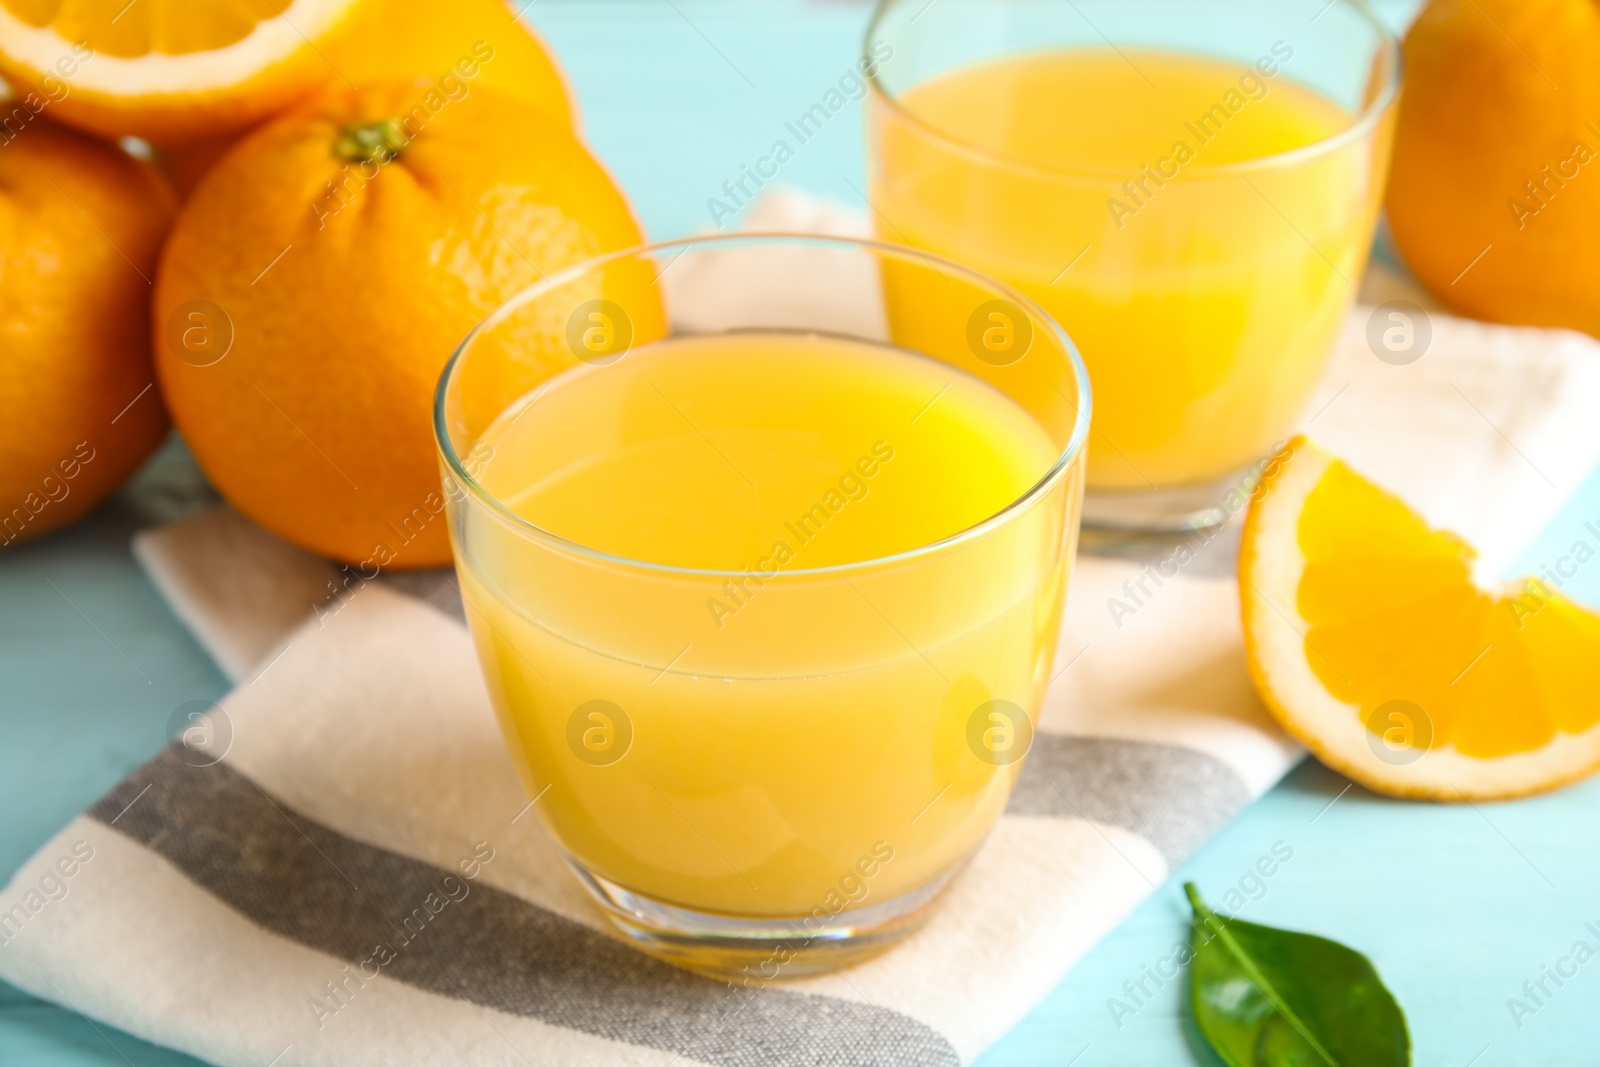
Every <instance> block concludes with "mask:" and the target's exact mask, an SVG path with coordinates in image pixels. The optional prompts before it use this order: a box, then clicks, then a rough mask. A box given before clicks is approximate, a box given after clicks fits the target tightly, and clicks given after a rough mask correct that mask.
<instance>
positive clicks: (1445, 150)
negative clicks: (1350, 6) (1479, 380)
mask: <svg viewBox="0 0 1600 1067" xmlns="http://www.w3.org/2000/svg"><path fill="white" fill-rule="evenodd" d="M1405 59H1406V66H1407V71H1406V86H1405V92H1404V95H1403V97H1402V99H1401V102H1400V114H1399V119H1398V126H1397V128H1396V135H1395V148H1394V162H1393V166H1392V168H1391V171H1390V177H1389V191H1388V209H1389V221H1390V225H1391V228H1392V229H1393V232H1394V236H1395V240H1396V242H1397V243H1398V245H1399V247H1400V251H1401V253H1402V254H1403V255H1404V257H1405V259H1406V261H1407V263H1408V264H1409V265H1410V266H1411V268H1412V269H1413V270H1414V271H1416V273H1417V276H1418V277H1419V278H1421V279H1422V281H1423V282H1424V283H1425V284H1426V285H1427V286H1428V288H1429V289H1431V290H1432V291H1433V292H1434V293H1435V294H1436V295H1438V296H1439V297H1441V298H1442V299H1444V300H1445V301H1446V302H1447V303H1449V304H1452V305H1454V306H1455V307H1457V308H1459V309H1461V310H1462V311H1465V312H1467V313H1468V314H1471V315H1474V316H1477V317H1480V318H1486V319H1494V320H1497V321H1502V322H1513V323H1528V324H1533V325H1540V326H1569V327H1573V328H1576V329H1580V330H1586V331H1588V332H1589V333H1592V334H1597V335H1600V285H1597V284H1596V279H1597V278H1600V3H1597V2H1596V0H1432V2H1431V3H1430V4H1428V6H1427V8H1426V9H1425V10H1424V11H1423V12H1422V15H1421V16H1420V17H1419V18H1418V19H1417V21H1416V23H1415V25H1413V26H1412V28H1411V30H1410V32H1409V33H1408V34H1407V36H1406V42H1405Z"/></svg>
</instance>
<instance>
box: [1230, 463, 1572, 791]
mask: <svg viewBox="0 0 1600 1067" xmlns="http://www.w3.org/2000/svg"><path fill="white" fill-rule="evenodd" d="M1474 557H1475V553H1474V551H1473V549H1472V546H1470V545H1468V544H1467V543H1466V542H1465V541H1462V540H1461V539H1460V538H1458V537H1456V536H1455V535H1454V534H1451V533H1448V532H1445V531H1442V530H1436V529H1434V528H1432V527H1430V526H1429V525H1428V524H1427V523H1426V522H1425V521H1424V520H1423V519H1422V518H1421V517H1420V516H1419V515H1418V514H1417V513H1416V512H1414V511H1412V510H1411V508H1409V507H1407V506H1406V504H1405V502H1404V501H1402V500H1400V499H1399V498H1398V497H1396V496H1394V495H1393V494H1391V493H1388V492H1385V491H1384V490H1383V489H1380V488H1379V487H1378V486H1376V485H1374V484H1373V483H1372V482H1370V481H1368V480H1367V479H1365V478H1363V477H1362V476H1361V475H1359V474H1357V473H1356V472H1355V471H1353V470H1351V469H1350V468H1349V467H1348V466H1346V465H1345V464H1344V463H1343V462H1342V461H1340V460H1339V459H1337V458H1335V457H1334V456H1332V455H1330V454H1329V453H1327V452H1326V451H1324V450H1322V449H1321V448H1318V447H1317V446H1316V445H1314V444H1311V443H1310V442H1308V441H1306V440H1305V439H1304V438H1297V439H1296V440H1295V441H1293V442H1291V443H1290V446H1289V450H1288V455H1287V458H1286V459H1284V460H1282V461H1281V462H1279V463H1278V464H1276V465H1275V467H1274V468H1273V469H1272V470H1270V472H1269V473H1268V475H1267V476H1266V477H1265V478H1264V479H1263V482H1262V487H1261V492H1260V494H1259V495H1258V497H1257V499H1256V500H1255V502H1254V503H1253V504H1252V506H1251V508H1250V513H1249V516H1248V518H1247V519H1246V522H1245V527H1244V540H1243V544H1242V546H1241V548H1240V558H1239V594H1240V600H1241V602H1242V604H1243V609H1244V633H1245V649H1246V653H1247V655H1248V657H1249V661H1250V671H1251V675H1252V677H1253V678H1254V679H1255V684H1256V688H1257V689H1258V690H1259V691H1260V693H1261V696H1262V699H1263V700H1264V701H1265V702H1266V704H1267V706H1268V708H1269V709H1271V711H1272V713H1273V715H1274V716H1275V717H1276V718H1277V719H1278V721H1279V722H1280V723H1282V725H1283V726H1284V728H1285V729H1286V730H1288V731H1289V732H1290V733H1291V734H1293V735H1294V736H1295V737H1297V738H1299V739H1300V740H1301V741H1302V742H1303V743H1304V744H1305V745H1306V746H1307V747H1308V748H1310V749H1311V750H1312V751H1313V752H1315V753H1316V754H1317V756H1318V757H1319V758H1320V759H1321V760H1322V761H1323V762H1324V763H1326V764H1328V765H1329V766H1331V767H1333V768H1335V769H1336V770H1339V771H1341V772H1342V773H1344V774H1346V775H1348V776H1349V777H1350V778H1353V779H1355V780H1356V781H1358V782H1360V783H1361V784H1363V785H1365V786H1368V787H1369V788H1372V789H1375V790H1377V791H1379V792H1382V793H1389V794H1392V795H1396V796H1414V797H1427V798H1432V799H1435V800H1458V801H1459V800H1480V799H1495V798H1505V797H1516V796H1524V795H1526V794H1529V793H1536V792H1540V791H1543V790H1546V789H1553V788H1555V787H1556V786H1559V785H1562V784H1564V783H1566V782H1570V781H1572V780H1573V779H1575V778H1579V777H1581V776H1583V775H1586V774H1589V773H1590V772H1592V771H1594V770H1595V769H1596V768H1597V767H1600V617H1597V616H1596V615H1594V614H1593V613H1592V612H1589V611H1586V610H1584V609H1583V608H1581V607H1579V606H1578V605H1576V604H1574V603H1573V602H1572V601H1571V600H1568V599H1567V598H1565V597H1563V596H1562V595H1561V594H1560V593H1559V592H1558V591H1556V590H1555V589H1553V588H1552V587H1551V586H1550V584H1549V583H1548V582H1545V581H1543V580H1540V579H1527V580H1524V581H1521V582H1516V583H1510V584H1507V585H1506V586H1505V587H1503V588H1499V589H1484V588H1481V587H1480V586H1479V585H1478V584H1476V583H1475V582H1474V580H1473V574H1472V563H1473V559H1474Z"/></svg>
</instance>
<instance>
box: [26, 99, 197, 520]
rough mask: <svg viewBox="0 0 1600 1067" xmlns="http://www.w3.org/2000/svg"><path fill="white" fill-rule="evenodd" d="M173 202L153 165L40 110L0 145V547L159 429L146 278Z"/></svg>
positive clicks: (92, 496) (102, 492)
mask: <svg viewBox="0 0 1600 1067" xmlns="http://www.w3.org/2000/svg"><path fill="white" fill-rule="evenodd" d="M174 210H175V207H174V199H173V195H172V191H171V190H170V189H169V188H168V187H167V183H166V181H165V180H164V179H163V178H162V177H161V176H160V175H159V174H158V173H156V171H155V170H154V169H153V168H151V167H150V166H148V165H146V164H144V163H141V162H139V161H138V160H136V159H133V158H132V157H130V156H128V155H127V154H126V153H125V152H122V151H121V150H119V149H117V148H114V147H112V146H110V145H106V144H102V143H100V142H98V141H94V140H91V139H89V138H88V137H85V136H83V135H82V134H79V133H75V132H73V131H71V130H67V129H63V128H61V127H59V126H55V125H53V124H52V123H51V122H50V121H49V120H48V119H45V118H42V117H34V118H32V119H31V120H30V121H29V122H28V123H27V124H26V125H24V126H22V127H21V128H20V129H11V130H8V131H7V136H6V139H5V140H4V143H0V411H4V412H5V418H4V420H3V421H0V544H9V543H11V542H13V541H17V540H20V539H22V538H25V537H32V536H34V535H36V534H40V533H43V532H44V531H46V530H50V529H53V528H55V527H57V526H61V525H63V524H65V523H67V522H70V521H71V520H73V519H76V518H77V517H79V516H80V515H82V514H84V513H85V512H87V511H88V510H89V509H90V508H92V507H94V505H95V504H97V503H99V502H100V501H101V500H102V499H104V497H105V496H106V494H108V493H110V492H111V491H112V490H113V489H115V488H116V487H117V486H118V485H119V484H121V482H122V480H123V479H124V478H126V477H127V476H128V474H129V473H130V472H132V471H133V469H134V468H135V467H137V466H138V465H139V464H140V462H141V461H143V460H144V458H145V457H146V456H148V455H149V454H150V452H151V450H152V449H154V448H155V446H156V445H157V444H159V443H160V441H161V439H162V437H163V435H164V434H165V433H166V429H167V416H166V412H165V411H164V410H163V409H162V406H161V395H160V393H159V391H158V390H157V389H156V388H155V384H154V383H155V374H154V371H153V369H152V368H151V365H150V341H149V338H150V279H151V278H153V277H154V276H155V271H156V260H157V257H158V256H159V254H160V250H161V241H162V238H163V237H164V236H165V235H166V232H167V227H168V226H169V224H170V223H171V221H172V216H173V212H174Z"/></svg>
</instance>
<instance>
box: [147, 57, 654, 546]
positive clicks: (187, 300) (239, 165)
mask: <svg viewBox="0 0 1600 1067" xmlns="http://www.w3.org/2000/svg"><path fill="white" fill-rule="evenodd" d="M460 88H461V91H460V92H459V93H458V94H456V95H455V96H454V98H452V96H450V95H447V94H446V90H444V89H441V88H440V87H439V86H438V85H437V84H434V83H428V84H423V85H417V84H409V83H407V84H400V83H391V84H387V85H381V84H380V85H377V86H374V87H372V88H369V89H366V90H362V91H359V92H356V91H344V92H334V93H331V94H329V95H327V96H325V97H322V98H320V99H318V100H316V101H314V102H312V103H310V104H308V105H306V106H304V107H302V108H300V109H297V110H296V111H294V112H292V113H290V114H288V115H285V116H283V117H281V118H279V119H276V120H274V121H273V122H271V123H269V124H268V125H266V126H265V127H263V128H262V129H260V130H258V131H257V132H256V133H254V134H252V135H251V136H250V137H249V138H247V139H246V140H245V141H244V142H243V143H242V144H240V145H239V146H238V147H237V148H235V149H234V150H233V151H232V152H230V153H229V154H228V155H227V156H225V157H224V158H223V160H222V161H221V162H220V163H219V164H218V165H217V166H216V168H215V169H213V170H212V171H211V173H209V174H208V175H207V176H206V177H205V178H204V179H203V180H202V181H201V183H200V186H199V188H197V189H196V190H195V192H194V194H193V195H192V196H191V197H190V199H189V201H188V202H187V203H186V204H185V206H184V208H183V210H182V212H181V213H180V215H179V219H178V222H177V224H176V226H175V227H174V229H173V233H172V236H171V239H170V240H169V242H168V244H167V249H166V253H165V255H164V256H163V257H162V261H161V268H160V273H159V276H158V279H157V283H156V296H155V323H154V329H155V332H156V336H157V338H158V339H165V340H164V341H161V340H158V345H159V347H158V353H157V369H158V371H159V374H160V378H161V384H162V388H163V389H164V390H165V393H166V397H167V403H168V406H169V408H170V409H171V411H172V414H173V420H174V421H175V422H176V423H177V424H178V426H179V428H180V429H182V431H183V433H184V436H185V437H186V438H187V439H188V442H189V445H190V447H191V448H192V449H193V451H194V453H195V456H196V458H197V459H198V460H199V462H200V465H201V467H202V468H203V469H204V470H205V472H206V473H207V475H209V476H210V478H211V480H212V481H213V483H214V484H215V485H216V486H217V488H218V489H219V490H220V491H221V492H222V494H223V495H224V496H226V497H227V498H228V499H229V500H230V501H231V502H232V503H233V504H234V505H235V506H236V507H238V508H239V510H241V511H242V512H244V513H245V514H246V515H248V516H250V517H251V518H253V519H255V520H256V521H257V522H259V523H261V524H262V525H263V526H265V527H267V528H268V529H270V530H272V531H274V532H276V533H278V534H280V535H281V536H283V537H286V538H288V539H289V540H291V541H294V542H296V543H298V544H300V545H303V546H305V547H307V548H310V549H312V550H314V551H317V552H320V553H323V554H325V555H328V556H331V557H333V558H335V559H338V560H342V561H344V562H346V563H351V564H357V565H361V566H363V567H388V566H401V567H414V566H429V565H437V564H442V563H444V562H446V561H447V560H448V559H449V557H450V550H449V544H448V539H447V536H446V530H445V520H444V518H443V516H442V514H441V512H442V500H441V498H440V485H439V471H438V466H437V460H436V458H435V451H434V444H433V438H432V423H431V407H432V398H433V391H434V386H435V384H436V381H437V379H438V376H439V372H440V370H441V369H442V367H443V366H444V363H445V361H446V359H447V358H448V357H449V355H450V353H451V351H452V350H453V348H454V347H455V345H456V344H457V343H458V342H460V341H461V339H462V338H463V336H465V334H466V333H467V331H468V330H469V329H470V328H471V327H472V326H473V325H474V324H475V323H476V322H477V321H478V320H479V319H480V318H481V317H482V316H484V315H485V314H486V313H487V312H489V311H490V310H492V309H493V308H494V307H496V306H498V305H499V304H500V303H502V302H503V301H504V300H505V299H507V298H508V297H509V296H511V295H512V294H513V293H515V292H517V291H518V290H520V289H522V288H524V287H526V286H528V285H530V284H532V283H533V282H536V281H538V280H539V279H541V278H543V277H545V276H546V275H548V274H549V273H550V272H552V271H554V270H556V269H558V268H560V267H563V266H567V265H570V264H572V263H575V262H577V261H579V260H582V259H585V258H588V257H590V256H592V255H594V254H596V253H599V252H602V251H605V250H610V249H615V248H621V247H625V246H628V245H632V244H636V243H638V242H639V240H640V234H639V228H638V226H637V225H636V224H635V222H634V220H633V217H632V214H631V213H630V211H629V208H628V204H627V202H626V201H625V200H624V198H623V196H622V194H621V192H620V191H619V190H618V189H617V188H616V186H615V185H614V184H612V182H611V180H610V178H609V177H608V176H607V175H606V173H605V171H604V170H603V169H602V168H601V167H600V165H599V164H598V163H597V162H596V161H595V160H594V159H593V158H592V157H591V156H590V155H589V153H588V152H587V151H586V150H585V149H584V148H583V146H582V145H581V144H580V143H579V142H578V141H577V140H576V138H575V137H574V135H573V134H572V132H571V130H570V129H569V128H568V127H567V125H566V124H565V123H563V122H560V121H558V120H556V119H553V118H551V117H550V116H549V115H548V114H547V113H545V112H543V111H540V110H537V109H534V108H531V107H528V106H527V105H525V104H520V103H517V102H515V101H513V100H510V99H508V98H506V97H503V96H500V95H498V94H495V93H492V92H490V91H488V90H482V89H472V88H469V87H460ZM564 327H565V324H562V323H553V324H552V325H551V333H550V335H549V336H548V337H545V338H542V339H541V338H534V339H531V340H530V342H529V343H530V346H531V349H537V348H539V347H540V345H541V344H543V345H544V350H543V351H533V350H531V349H530V352H529V359H530V360H531V361H533V362H534V363H537V364H538V365H539V367H540V368H541V369H540V370H539V372H538V373H539V374H541V375H545V376H548V374H549V373H554V372H555V371H556V370H559V369H560V367H561V366H563V365H571V364H574V363H576V362H577V358H576V356H575V355H574V354H572V353H570V352H564V351H563V350H562V344H561V338H563V337H564V333H563V332H562V331H563V330H564ZM541 361H542V362H541ZM531 365H532V364H530V366H531Z"/></svg>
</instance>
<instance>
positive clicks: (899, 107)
mask: <svg viewBox="0 0 1600 1067" xmlns="http://www.w3.org/2000/svg"><path fill="white" fill-rule="evenodd" d="M912 2H914V0H877V5H876V7H875V8H874V9H873V12H872V18H871V19H869V20H868V22H867V32H866V37H865V38H864V39H863V41H862V45H861V56H862V58H863V60H866V59H871V58H873V57H872V42H873V41H874V40H876V39H878V32H877V31H878V30H879V28H880V27H881V26H882V24H883V20H884V19H885V18H887V17H888V15H889V11H890V9H891V8H895V7H898V6H900V5H902V4H908V3H912ZM1346 2H1347V3H1349V5H1350V6H1351V7H1353V8H1355V10H1356V12H1357V13H1358V14H1360V15H1361V17H1362V18H1364V19H1365V20H1366V21H1367V23H1368V24H1369V25H1370V26H1371V27H1372V28H1373V30H1374V31H1375V32H1376V33H1377V42H1376V44H1377V51H1378V53H1379V54H1381V55H1384V56H1386V57H1387V58H1388V60H1389V64H1388V65H1389V76H1388V78H1387V79H1385V81H1384V85H1383V88H1382V90H1381V91H1380V92H1378V93H1377V94H1376V95H1375V96H1374V97H1373V98H1372V100H1371V101H1370V102H1368V103H1367V104H1366V105H1365V106H1364V107H1363V108H1362V109H1361V110H1360V111H1359V112H1357V113H1356V119H1355V121H1354V122H1352V123H1351V124H1350V125H1348V126H1346V127H1344V128H1343V129H1340V130H1338V131H1336V132H1334V133H1332V134H1329V135H1328V136H1327V137H1324V138H1322V139H1321V140H1317V141H1313V142H1311V143H1310V144H1306V145H1301V146H1300V147H1298V148H1290V149H1287V150H1285V151H1282V152H1273V153H1270V154H1268V155H1263V156H1255V157H1253V158H1251V159H1241V160H1236V161H1234V162H1232V163H1199V164H1194V165H1191V166H1189V167H1187V168H1185V173H1187V174H1189V175H1190V176H1191V177H1194V178H1202V177H1206V178H1209V177H1221V178H1226V177H1231V176H1234V175H1237V174H1240V173H1245V174H1248V173H1252V172H1256V171H1263V170H1273V169H1276V168H1279V167H1285V166H1294V165H1296V164H1298V163H1301V162H1303V161H1305V160H1307V159H1311V158H1315V157H1316V156H1320V155H1323V154H1325V153H1329V152H1332V151H1335V150H1336V149H1338V148H1341V147H1343V146H1344V145H1346V144H1349V143H1351V142H1354V141H1360V140H1362V139H1363V138H1365V137H1366V136H1367V135H1368V134H1370V133H1371V132H1372V130H1373V128H1374V127H1376V126H1377V124H1378V121H1379V119H1380V118H1382V116H1383V115H1384V113H1385V112H1387V111H1388V110H1389V109H1390V108H1391V107H1392V106H1393V105H1394V103H1395V101H1396V100H1397V99H1398V98H1399V95H1400V84H1401V76H1402V73H1403V71H1402V67H1403V66H1404V62H1405V58H1404V53H1403V52H1402V50H1401V47H1400V40H1399V38H1398V37H1396V36H1395V35H1394V33H1393V32H1392V31H1391V30H1390V29H1389V27H1388V26H1387V25H1385V24H1384V22H1383V20H1382V19H1381V18H1379V17H1378V14H1377V13H1376V12H1375V11H1373V9H1372V6H1371V5H1370V4H1369V3H1368V2H1367V0H1346ZM1330 6H1331V5H1330ZM1112 47H1115V46H1114V45H1113V46H1112ZM1010 54H1021V52H1015V53H1010ZM869 69H870V70H871V71H872V73H870V74H867V75H866V82H867V92H868V95H869V96H873V97H875V98H876V99H879V100H881V101H882V102H883V103H884V104H886V105H887V106H888V107H889V108H890V109H891V110H893V111H894V113H895V114H897V115H899V116H900V117H901V118H902V119H904V120H905V121H906V122H909V123H910V124H911V125H913V126H915V127H917V128H918V129H919V130H921V131H923V132H924V133H925V134H927V135H928V136H930V137H932V138H933V139H934V140H936V141H939V142H941V143H943V144H945V145H946V146H948V147H949V148H952V149H954V150H956V151H957V152H959V153H961V154H962V155H966V156H971V157H973V158H976V159H978V160H980V161H983V162H986V163H990V164H1000V165H1003V166H1005V167H1007V168H1009V169H1011V170H1015V171H1022V172H1026V173H1031V174H1036V175H1041V176H1045V177H1050V178H1056V179H1068V178H1102V179H1103V178H1121V177H1126V176H1127V175H1129V174H1136V173H1138V170H1137V168H1131V167H1120V168H1119V167H1099V166H1090V165H1086V164H1085V165H1077V166H1062V165H1055V164H1049V163H1043V162H1040V161H1038V160H1034V159H1029V158H1027V157H1026V156H1017V155H1011V154H1009V153H1005V152H996V151H993V150H992V149H988V148H984V147H983V146H981V145H976V144H973V143H971V142H970V141H966V140H963V139H962V138H960V137H957V136H956V135H955V134H953V133H950V132H948V131H946V130H945V129H943V128H942V127H940V126H938V125H936V124H935V123H932V122H929V121H928V120H927V119H925V118H923V117H922V116H921V115H919V114H917V113H916V112H915V111H913V110H912V109H911V108H910V107H908V106H906V104H905V102H904V101H903V100H902V99H901V98H900V95H899V94H897V93H894V92H892V91H890V89H889V87H888V86H887V85H885V84H884V83H883V79H882V77H881V70H882V65H881V64H879V65H877V66H873V67H870V68H869ZM951 69H952V70H956V69H960V68H957V67H952V68H951ZM1252 69H1254V68H1252ZM926 80H927V79H924V81H926ZM918 84H922V83H921V82H919V83H918Z"/></svg>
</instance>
